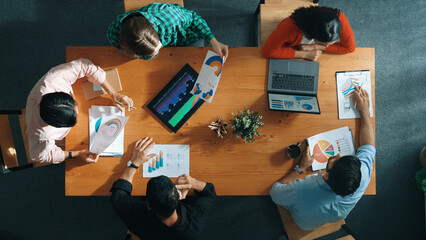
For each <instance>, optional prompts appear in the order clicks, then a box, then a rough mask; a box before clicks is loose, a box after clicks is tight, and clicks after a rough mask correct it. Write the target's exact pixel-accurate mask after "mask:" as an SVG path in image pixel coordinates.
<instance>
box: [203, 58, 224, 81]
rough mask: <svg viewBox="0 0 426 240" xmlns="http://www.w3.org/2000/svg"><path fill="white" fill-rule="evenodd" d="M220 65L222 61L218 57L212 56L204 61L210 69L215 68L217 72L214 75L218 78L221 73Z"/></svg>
mask: <svg viewBox="0 0 426 240" xmlns="http://www.w3.org/2000/svg"><path fill="white" fill-rule="evenodd" d="M222 64H223V60H222V58H221V57H219V56H212V57H210V58H209V59H207V61H206V65H208V66H210V67H217V70H216V72H214V74H216V76H218V77H219V75H220V74H221V73H222Z"/></svg>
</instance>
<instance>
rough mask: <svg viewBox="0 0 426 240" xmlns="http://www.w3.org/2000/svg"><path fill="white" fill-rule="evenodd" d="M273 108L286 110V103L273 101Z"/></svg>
mask: <svg viewBox="0 0 426 240" xmlns="http://www.w3.org/2000/svg"><path fill="white" fill-rule="evenodd" d="M271 107H272V108H275V109H284V102H283V101H282V100H278V99H271Z"/></svg>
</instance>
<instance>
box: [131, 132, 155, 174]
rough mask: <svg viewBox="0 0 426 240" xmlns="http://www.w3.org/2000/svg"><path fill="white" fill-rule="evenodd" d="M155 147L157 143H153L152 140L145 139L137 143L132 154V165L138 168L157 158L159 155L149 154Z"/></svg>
mask: <svg viewBox="0 0 426 240" xmlns="http://www.w3.org/2000/svg"><path fill="white" fill-rule="evenodd" d="M154 145H155V143H153V142H152V138H148V137H145V138H143V139H141V140H139V141H137V142H136V145H135V149H134V150H133V154H132V159H131V161H132V163H133V164H134V165H136V166H138V167H139V166H140V165H141V164H144V163H145V162H147V161H148V160H149V159H151V158H153V157H155V156H156V155H157V154H155V153H152V154H149V155H147V154H148V151H149V150H150V149H151V148H152V147H153V146H154Z"/></svg>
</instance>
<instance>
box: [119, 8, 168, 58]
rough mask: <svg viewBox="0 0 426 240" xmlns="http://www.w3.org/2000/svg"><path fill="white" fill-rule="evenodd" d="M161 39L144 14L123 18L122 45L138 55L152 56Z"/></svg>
mask: <svg viewBox="0 0 426 240" xmlns="http://www.w3.org/2000/svg"><path fill="white" fill-rule="evenodd" d="M159 42H160V39H159V37H158V33H157V31H155V29H154V26H153V25H152V23H151V22H149V21H148V20H147V19H146V18H145V17H144V16H134V15H133V16H129V17H127V18H125V19H124V20H123V24H122V25H121V30H120V46H121V47H122V48H123V47H126V48H127V49H129V51H131V52H132V53H134V54H136V55H137V56H150V55H152V54H153V53H154V51H155V48H156V47H157V46H158V43H159Z"/></svg>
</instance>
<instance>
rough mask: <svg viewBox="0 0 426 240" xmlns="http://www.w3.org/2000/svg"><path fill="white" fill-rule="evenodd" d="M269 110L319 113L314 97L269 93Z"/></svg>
mask: <svg viewBox="0 0 426 240" xmlns="http://www.w3.org/2000/svg"><path fill="white" fill-rule="evenodd" d="M269 108H270V109H271V110H282V111H293V112H310V113H319V106H318V101H317V98H316V97H309V96H295V95H286V94H273V93H269Z"/></svg>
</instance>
